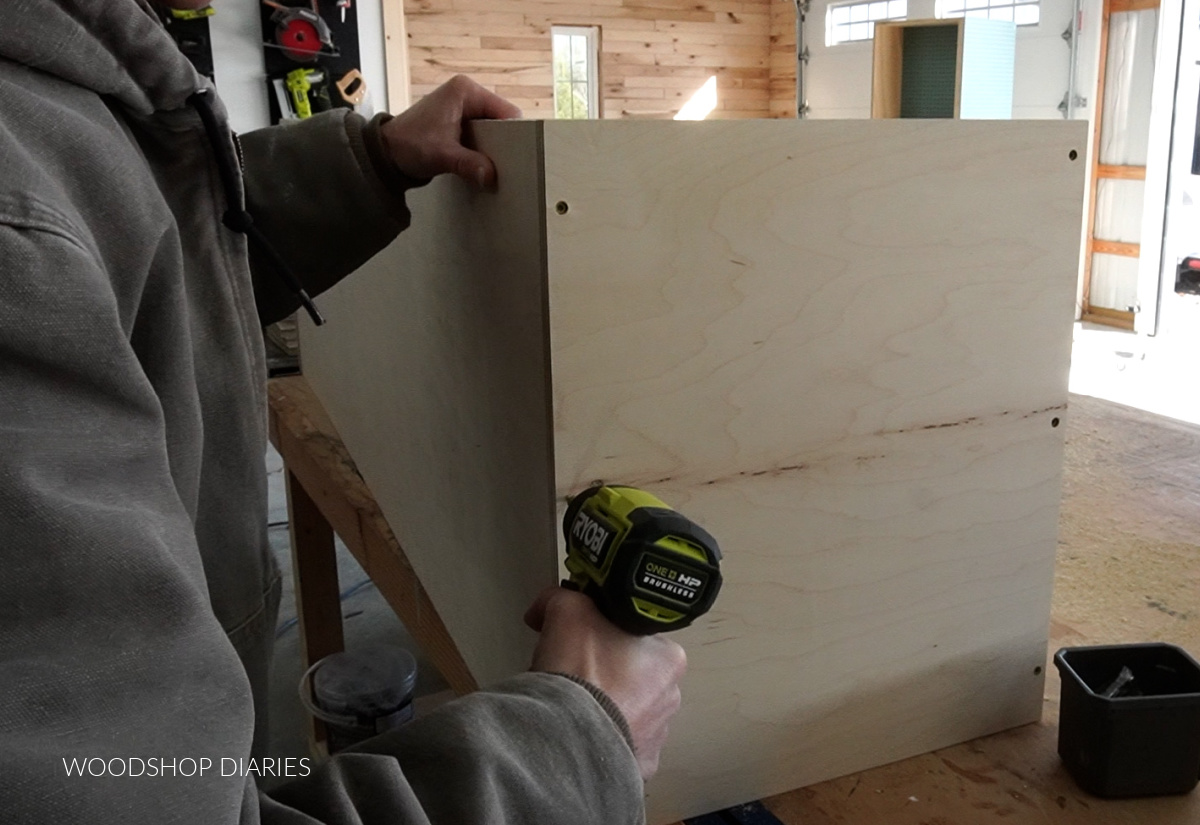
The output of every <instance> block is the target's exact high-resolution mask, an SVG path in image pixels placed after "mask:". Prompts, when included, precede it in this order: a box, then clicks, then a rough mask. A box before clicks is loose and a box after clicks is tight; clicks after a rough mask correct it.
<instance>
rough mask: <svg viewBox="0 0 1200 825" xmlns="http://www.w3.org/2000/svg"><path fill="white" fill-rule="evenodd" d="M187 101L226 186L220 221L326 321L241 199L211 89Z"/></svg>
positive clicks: (321, 321)
mask: <svg viewBox="0 0 1200 825" xmlns="http://www.w3.org/2000/svg"><path fill="white" fill-rule="evenodd" d="M188 104H190V105H191V106H192V107H193V108H194V109H195V110H196V112H197V113H198V114H199V115H200V120H201V122H202V123H203V124H204V132H205V134H206V135H208V142H209V144H211V145H212V148H213V154H214V155H215V157H216V161H217V171H218V173H219V174H220V176H221V187H222V188H223V189H224V190H225V204H226V207H227V208H226V210H225V214H224V215H223V216H222V217H221V222H222V223H223V224H225V226H226V227H228V228H229V229H232V230H233V231H234V232H240V233H242V234H243V235H245V236H246V237H247V238H248V239H249V240H250V242H251V243H254V244H256V245H257V247H258V249H259V251H261V252H262V253H263V254H264V255H266V256H267V258H268V259H270V261H271V263H272V265H273V268H274V269H275V271H276V272H278V273H279V276H280V277H281V278H283V282H284V283H285V284H286V285H287V288H288V289H290V290H291V291H292V292H293V293H294V294H295V295H296V297H297V298H299V299H300V304H301V306H303V307H304V309H305V311H307V312H308V317H310V318H312V322H313V323H314V324H316V325H317V326H320V325H321V324H324V323H325V319H324V318H323V317H322V316H321V313H320V311H318V310H317V305H316V304H315V303H313V299H312V298H310V297H309V295H308V292H307V291H305V289H304V285H303V284H302V283H300V279H299V278H297V277H296V273H295V272H293V271H292V268H291V267H290V266H288V263H287V261H285V260H284V259H283V257H282V256H281V255H280V254H279V252H278V251H277V250H276V249H275V247H274V246H273V245H272V244H271V242H270V241H269V240H267V236H266V235H264V234H263V233H262V230H260V229H259V228H258V227H257V226H255V225H254V218H253V217H252V216H251V215H250V213H249V212H247V211H246V209H245V206H244V205H243V203H242V198H241V193H240V192H239V191H238V172H239V169H240V164H239V163H238V161H237V158H235V157H233V156H232V152H231V151H230V148H229V141H227V140H225V139H224V138H225V136H223V135H222V134H221V129H220V126H218V125H217V115H216V113H215V112H213V104H212V90H211V89H201V90H200V91H198V92H196V93H195V94H193V95H192V96H191V97H189V98H188Z"/></svg>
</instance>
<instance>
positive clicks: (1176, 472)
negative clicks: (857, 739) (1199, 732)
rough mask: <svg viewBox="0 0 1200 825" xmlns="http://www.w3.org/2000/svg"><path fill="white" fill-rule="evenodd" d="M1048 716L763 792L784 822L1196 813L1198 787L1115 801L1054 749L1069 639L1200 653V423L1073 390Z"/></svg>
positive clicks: (1174, 817) (1060, 824)
mask: <svg viewBox="0 0 1200 825" xmlns="http://www.w3.org/2000/svg"><path fill="white" fill-rule="evenodd" d="M1066 418H1067V421H1066V426H1067V433H1066V436H1067V441H1066V457H1065V466H1064V479H1063V485H1064V486H1063V489H1064V497H1063V504H1062V515H1061V523H1060V533H1059V549H1058V568H1057V575H1056V577H1055V593H1054V605H1053V616H1054V619H1053V621H1052V623H1051V629H1050V631H1051V643H1050V649H1049V650H1048V651H1047V665H1046V667H1047V671H1048V677H1049V678H1047V680H1046V698H1045V704H1044V714H1043V719H1042V721H1041V722H1040V723H1036V724H1032V725H1025V726H1024V727H1020V728H1016V729H1014V730H1011V731H1006V732H1004V733H1000V734H997V735H995V736H988V737H984V738H982V739H977V740H975V741H972V742H967V743H964V744H962V745H957V746H955V747H952V748H944V749H942V750H938V751H935V752H933V753H930V754H926V755H924V756H919V757H916V758H914V759H906V760H904V761H902V762H897V763H894V764H891V765H885V766H883V767H880V768H876V769H874V770H870V771H864V772H861V773H857V774H852V775H850V776H846V777H843V778H841V779H835V780H833V781H830V782H823V783H820V784H818V785H813V786H811V787H808V788H803V789H800V790H797V791H793V792H791V793H787V794H781V795H779V796H777V797H773V798H771V799H768V800H766V804H767V807H769V808H770V809H771V810H772V811H773V812H774V813H775V815H776V816H778V817H779V818H780V819H781V820H782V821H783V822H784V823H787V825H793V824H795V825H799V823H804V825H834V823H839V825H840V824H841V823H847V824H849V823H853V825H885V823H886V825H975V823H989V822H997V823H1005V825H1026V823H1028V824H1029V825H1033V823H1038V824H1039V825H1041V823H1050V825H1084V823H1086V825H1150V823H1153V824H1154V825H1185V823H1186V824H1187V825H1193V824H1194V823H1196V822H1200V790H1198V791H1194V792H1193V793H1191V794H1189V795H1187V796H1180V797H1160V798H1154V799H1144V800H1120V801H1106V800H1100V799H1096V798H1095V797H1092V796H1089V795H1088V794H1086V793H1084V792H1083V791H1081V790H1079V788H1077V787H1076V786H1075V785H1074V783H1073V782H1072V780H1071V779H1070V777H1069V776H1068V775H1067V773H1066V772H1065V770H1064V769H1063V767H1062V764H1061V762H1060V760H1059V758H1058V755H1057V752H1056V742H1057V721H1058V693H1059V680H1058V674H1057V672H1056V671H1055V670H1054V668H1053V666H1052V665H1051V664H1050V657H1051V656H1052V654H1053V652H1054V650H1055V649H1057V648H1058V647H1060V646H1074V645H1086V644H1105V643H1114V642H1115V643H1123V642H1141V641H1164V642H1170V643H1172V644H1177V645H1180V646H1182V647H1184V648H1186V649H1188V650H1190V651H1191V652H1192V653H1193V654H1200V586H1198V585H1200V428H1198V427H1195V426H1192V425H1189V424H1183V423H1179V422H1176V421H1173V420H1171V419H1167V418H1163V417H1160V416H1156V415H1152V414H1149V413H1144V412H1141V411H1139V410H1134V409H1130V408H1128V407H1122V406H1119V405H1116V404H1112V403H1110V402H1107V401H1102V400H1099V399H1095V398H1090V397H1087V396H1081V395H1072V396H1071V402H1070V408H1069V410H1068V413H1067V416H1066Z"/></svg>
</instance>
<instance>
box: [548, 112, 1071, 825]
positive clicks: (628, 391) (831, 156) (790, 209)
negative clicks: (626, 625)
mask: <svg viewBox="0 0 1200 825" xmlns="http://www.w3.org/2000/svg"><path fill="white" fill-rule="evenodd" d="M616 126H619V127H621V128H611V129H606V130H593V129H588V128H587V127H586V126H582V127H580V126H578V125H575V124H566V123H563V124H558V123H555V124H547V125H546V156H547V160H546V165H547V166H546V168H547V171H546V187H547V192H546V198H547V203H557V202H560V201H561V202H564V203H567V204H568V205H569V209H568V211H567V212H566V214H562V215H559V214H555V213H552V214H549V216H548V226H549V229H548V233H547V238H548V245H549V256H548V262H549V271H550V275H551V280H550V318H551V341H552V362H553V366H552V370H553V375H554V382H553V386H554V416H555V417H554V420H555V466H556V476H557V480H556V484H557V491H558V493H559V495H560V497H561V496H563V495H566V494H568V493H570V492H574V491H576V490H578V489H580V488H581V487H583V486H586V485H587V484H588V483H590V482H592V481H593V480H595V479H605V480H612V481H620V482H624V483H631V484H635V485H643V486H646V487H648V488H649V489H651V490H652V491H654V492H655V493H656V494H659V495H660V496H661V497H663V498H664V499H665V500H667V501H668V502H670V503H672V504H675V505H677V506H679V507H681V508H682V509H684V510H685V511H686V512H687V513H688V514H689V515H691V516H692V517H693V518H695V519H697V520H698V521H699V522H700V523H701V524H703V525H704V526H705V527H706V528H708V529H709V530H710V531H711V532H712V533H713V534H714V535H716V536H717V537H718V539H719V540H720V541H721V543H722V546H723V547H724V549H725V553H726V563H725V570H726V577H727V578H726V582H727V583H726V586H725V589H724V591H723V592H722V595H721V598H720V600H719V601H718V603H717V606H716V608H715V609H714V610H713V611H712V613H710V614H709V615H708V616H707V617H706V618H705V620H703V621H701V622H700V623H698V625H697V626H695V627H693V628H691V629H689V630H687V631H684V632H683V633H682V634H680V637H679V638H680V640H681V641H682V642H684V644H685V646H686V647H687V649H688V650H689V655H690V660H691V670H690V672H689V676H688V678H687V681H686V683H685V687H684V696H685V701H684V710H683V711H682V713H681V715H680V718H679V720H678V722H677V723H675V724H673V726H672V730H673V736H672V739H671V741H670V743H669V745H668V749H667V751H666V753H665V755H664V758H663V763H662V772H661V773H660V775H659V777H657V778H656V779H655V780H654V781H653V782H652V783H650V785H649V786H648V788H647V792H648V798H649V803H650V810H651V821H652V822H662V821H671V820H673V819H677V818H680V817H683V816H686V815H690V814H695V813H699V812H702V811H706V810H711V809H713V808H716V807H721V806H725V805H729V804H732V803H735V802H738V801H744V800H746V799H753V798H756V797H759V796H762V795H764V794H768V793H772V792H778V791H780V790H783V789H787V788H792V787H797V786H799V785H801V784H804V783H808V782H812V781H816V780H819V779H822V778H827V777H830V776H836V775H839V774H841V773H845V772H847V771H851V770H857V769H860V768H862V767H865V766H867V765H874V764H880V763H884V762H888V761H891V760H894V759H898V758H901V757H903V756H907V755H910V754H913V753H918V752H922V751H924V750H928V749H930V748H933V747H937V746H940V745H944V744H948V743H950V742H955V741H961V740H964V739H967V738H970V737H974V736H978V735H981V734H983V733H986V732H989V731H994V730H998V729H1001V728H1004V727H1009V726H1013V725H1016V724H1020V723H1023V722H1027V721H1030V720H1032V719H1036V718H1037V717H1038V714H1039V712H1040V703H1041V690H1042V674H1041V670H1040V668H1041V667H1042V663H1043V656H1044V650H1045V643H1046V622H1047V617H1048V611H1049V598H1050V587H1051V578H1052V572H1051V571H1052V564H1053V557H1054V541H1055V523H1056V514H1057V501H1058V484H1059V481H1058V479H1059V467H1060V459H1061V435H1060V433H1061V430H1060V429H1059V428H1058V427H1057V426H1056V424H1057V423H1058V416H1059V415H1060V414H1061V412H1062V410H1063V408H1064V406H1065V403H1066V369H1067V363H1068V360H1069V346H1070V336H1071V316H1072V308H1073V307H1072V303H1073V294H1074V277H1075V272H1076V260H1077V258H1076V256H1077V252H1078V249H1077V248H1078V231H1079V223H1080V217H1081V208H1082V181H1083V173H1082V168H1081V164H1080V163H1079V162H1078V161H1071V160H1070V158H1069V154H1068V153H1069V152H1070V150H1072V149H1076V150H1079V149H1080V148H1081V146H1082V141H1083V140H1084V139H1085V136H1084V132H1083V130H1082V129H1081V128H1080V127H1079V125H1078V124H1061V123H1049V124H1047V123H1021V124H1010V125H1001V124H995V123H992V124H986V125H974V124H972V125H968V124H963V123H961V122H960V123H954V122H948V123H931V122H924V123H919V124H918V123H913V122H902V121H872V122H853V123H852V122H844V123H836V122H809V123H799V124H798V123H795V122H791V123H789V122H779V121H773V122H760V123H755V124H726V123H708V124H689V125H685V124H614V127H616ZM980 193H987V197H980ZM614 296H619V299H616V298H615V297H614Z"/></svg>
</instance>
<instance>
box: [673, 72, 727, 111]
mask: <svg viewBox="0 0 1200 825" xmlns="http://www.w3.org/2000/svg"><path fill="white" fill-rule="evenodd" d="M715 108H717V76H716V75H713V76H712V77H710V78H709V79H708V80H706V81H704V85H703V86H701V87H700V88H699V89H697V90H696V93H695V94H694V95H692V96H691V98H690V99H689V100H688V102H687V103H685V104H683V108H682V109H680V110H679V114H677V115H675V119H676V120H704V118H706V117H708V114H709V112H711V111H712V110H713V109H715Z"/></svg>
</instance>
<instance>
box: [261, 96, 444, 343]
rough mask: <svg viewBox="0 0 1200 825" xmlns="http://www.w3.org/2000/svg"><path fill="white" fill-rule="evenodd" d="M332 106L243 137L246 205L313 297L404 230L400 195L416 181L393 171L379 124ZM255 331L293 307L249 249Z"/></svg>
mask: <svg viewBox="0 0 1200 825" xmlns="http://www.w3.org/2000/svg"><path fill="white" fill-rule="evenodd" d="M389 117H390V116H389V115H379V116H377V117H375V118H374V119H372V120H371V121H370V122H367V121H366V120H364V119H363V118H362V117H361V116H359V115H357V114H355V113H354V112H351V111H350V110H349V109H345V108H337V109H334V110H332V111H329V112H323V113H321V114H319V115H314V116H313V117H311V118H306V119H305V120H299V121H287V122H284V123H281V124H280V125H278V126H271V127H268V128H265V129H258V130H255V131H253V132H248V133H246V134H244V135H242V136H241V140H240V142H241V147H242V162H243V166H244V170H243V174H244V181H245V188H246V208H247V210H248V211H249V212H250V214H251V215H253V216H254V223H255V225H256V226H257V227H258V228H259V229H261V230H262V231H263V234H265V235H266V237H267V240H268V241H270V243H271V244H272V246H274V247H275V249H276V251H278V252H279V254H280V255H281V256H282V257H283V258H284V260H285V261H286V262H287V263H288V265H289V266H290V267H291V269H292V271H293V272H295V273H296V276H297V277H298V278H299V279H300V281H301V282H302V283H303V284H304V287H305V289H306V290H307V291H308V293H309V295H313V296H315V295H317V294H319V293H321V292H323V291H325V290H326V289H328V288H329V287H331V286H333V285H334V284H335V283H337V282H338V281H339V280H341V279H342V278H343V277H345V276H346V275H348V274H349V273H351V272H353V271H354V270H356V269H358V267H360V266H362V265H363V264H364V263H366V262H367V261H368V260H369V259H370V258H371V257H372V256H373V255H374V254H375V253H376V252H378V251H379V250H381V249H383V248H384V247H385V246H387V245H388V244H389V243H391V242H392V240H393V239H394V238H395V237H396V235H398V234H399V233H400V232H401V230H403V229H405V228H407V227H408V224H409V212H408V208H407V206H406V205H405V203H404V192H405V191H406V190H407V189H409V188H412V187H414V186H418V185H420V184H421V183H423V181H415V180H412V179H410V178H408V177H406V176H405V175H403V174H401V173H400V172H399V171H398V170H396V169H395V168H394V167H392V166H391V165H390V164H389V163H388V162H387V161H386V159H385V158H384V156H383V154H382V152H381V151H380V148H379V131H378V130H379V127H380V126H381V125H382V123H384V122H386V120H387V119H388V118H389ZM250 265H251V270H252V271H253V274H254V295H255V300H256V301H257V304H258V313H259V318H260V320H261V321H262V323H263V324H269V323H272V322H273V321H278V320H279V319H280V318H283V317H285V316H287V315H288V314H289V313H291V312H293V311H295V310H296V308H297V307H299V305H300V303H299V300H298V299H297V298H296V297H295V296H294V295H293V294H292V292H291V291H290V290H289V289H288V288H287V287H286V285H285V282H284V280H283V278H282V277H280V275H279V273H277V272H275V271H274V266H273V264H272V263H271V262H270V261H269V260H268V259H267V258H266V257H265V256H263V255H262V253H261V252H260V251H259V250H257V249H255V245H254V244H251V245H250Z"/></svg>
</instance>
